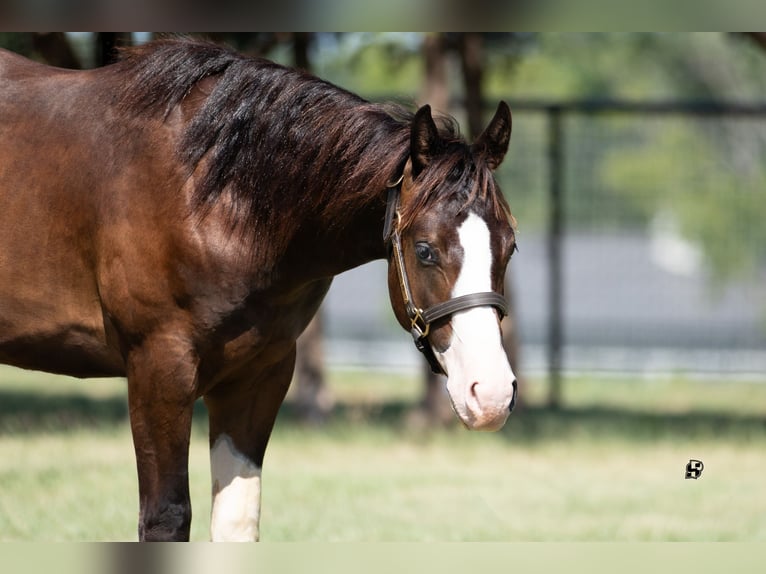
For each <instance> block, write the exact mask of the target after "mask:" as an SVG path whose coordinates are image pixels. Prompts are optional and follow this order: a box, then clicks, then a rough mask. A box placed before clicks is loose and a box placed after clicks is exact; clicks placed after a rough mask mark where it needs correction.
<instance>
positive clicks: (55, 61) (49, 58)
mask: <svg viewBox="0 0 766 574" xmlns="http://www.w3.org/2000/svg"><path fill="white" fill-rule="evenodd" d="M32 45H33V47H34V49H35V51H36V52H37V53H38V54H40V56H42V57H43V59H44V60H45V61H46V62H47V63H48V64H50V65H51V66H58V67H59V68H70V69H75V70H79V69H80V68H82V63H81V62H80V60H79V58H78V57H77V54H75V53H74V50H72V45H71V44H70V43H69V40H68V39H67V37H66V34H64V33H63V32H42V33H41V32H36V33H34V34H32Z"/></svg>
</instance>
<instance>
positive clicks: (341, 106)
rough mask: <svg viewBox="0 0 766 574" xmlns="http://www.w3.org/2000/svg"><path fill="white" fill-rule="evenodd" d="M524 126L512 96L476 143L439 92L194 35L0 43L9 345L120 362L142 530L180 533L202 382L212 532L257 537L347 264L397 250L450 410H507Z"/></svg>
mask: <svg viewBox="0 0 766 574" xmlns="http://www.w3.org/2000/svg"><path fill="white" fill-rule="evenodd" d="M510 132H511V115H510V111H509V109H508V106H507V105H506V104H505V103H501V104H500V105H499V106H498V109H497V112H496V114H495V116H494V118H493V119H492V121H491V122H490V124H489V125H488V127H487V128H486V130H485V131H484V133H483V134H482V135H481V136H480V137H479V138H477V140H476V141H475V142H474V143H473V144H471V145H468V144H467V143H466V142H464V141H463V140H462V139H461V138H460V137H459V136H458V134H457V130H456V126H455V125H454V124H453V122H452V121H451V120H448V119H446V118H437V119H436V120H435V119H434V118H433V116H432V114H431V110H430V108H429V107H428V106H424V107H422V108H420V109H419V110H418V111H417V113H415V114H412V113H409V112H407V111H406V110H404V109H402V108H399V107H395V106H389V105H382V104H374V103H370V102H368V101H365V100H363V99H362V98H360V97H358V96H356V95H354V94H352V93H349V92H347V91H344V90H343V89H341V88H338V87H336V86H333V85H331V84H329V83H327V82H324V81H322V80H320V79H317V78H315V77H313V76H311V75H308V74H305V73H303V72H299V71H295V70H292V69H289V68H285V67H282V66H279V65H277V64H274V63H272V62H269V61H266V60H260V59H252V58H246V57H244V56H242V55H239V54H237V53H235V52H232V51H229V50H227V49H224V48H221V47H219V46H216V45H213V44H208V43H202V42H196V41H191V40H164V41H158V42H155V43H151V44H148V45H144V46H141V47H138V48H133V49H130V50H127V51H126V52H125V53H124V54H123V57H122V59H121V60H120V61H119V62H117V63H116V64H113V65H111V66H108V67H105V68H100V69H97V70H92V71H69V70H62V69H56V68H51V67H47V66H44V65H41V64H37V63H33V62H31V61H29V60H26V59H23V58H21V57H19V56H16V55H13V54H11V53H9V52H4V51H0V138H1V139H2V141H3V142H4V145H2V146H0V198H1V200H2V206H3V209H2V210H0V360H1V361H3V362H5V363H8V364H13V365H17V366H20V367H24V368H29V369H38V370H43V371H49V372H54V373H62V374H68V375H74V376H78V377H90V376H126V377H127V380H128V401H129V412H130V425H131V431H132V434H133V442H134V446H135V454H136V461H137V468H138V483H139V500H140V516H139V528H138V531H139V538H140V539H141V540H187V539H188V537H189V527H190V523H191V505H190V500H189V485H188V470H187V467H188V450H189V437H190V429H191V420H192V412H193V406H194V403H195V401H196V400H197V399H198V398H199V397H203V398H204V401H205V404H206V406H207V410H208V416H209V422H210V425H209V426H210V448H211V456H210V459H211V472H212V482H213V510H212V519H211V535H212V538H213V539H214V540H256V539H258V536H259V514H260V491H261V468H262V464H263V457H264V452H265V449H266V445H267V443H268V440H269V436H270V434H271V430H272V427H273V424H274V421H275V418H276V416H277V411H278V409H279V406H280V404H281V403H282V401H283V399H284V396H285V393H286V391H287V387H288V385H289V383H290V379H291V376H292V372H293V367H294V361H295V341H296V338H297V337H298V335H299V334H300V333H301V331H302V330H303V329H304V328H305V327H306V325H307V323H308V322H309V320H310V319H311V317H312V316H313V315H314V314H315V312H316V311H317V309H318V307H319V304H320V302H321V301H322V299H323V297H324V296H325V294H326V293H327V290H328V288H329V286H330V282H331V280H332V277H333V276H335V275H337V274H338V273H340V272H342V271H344V270H347V269H350V268H352V267H355V266H357V265H360V264H362V263H365V262H367V261H371V260H374V259H381V258H388V260H389V262H390V264H389V293H390V297H391V304H392V307H393V310H394V313H395V315H396V317H397V319H398V320H399V321H400V322H401V323H402V325H403V326H404V327H405V329H407V330H408V331H410V332H411V334H412V336H413V339H414V341H415V344H416V345H417V346H418V348H419V349H421V350H422V351H423V352H424V354H425V355H426V358H427V359H428V360H429V362H430V363H431V366H432V368H433V369H434V370H436V371H438V372H444V373H445V374H446V375H447V377H448V383H447V390H448V393H449V396H450V399H451V401H452V404H453V406H454V410H455V412H456V413H457V416H458V417H459V418H460V420H461V421H462V422H463V424H465V426H467V427H468V428H472V429H487V430H495V429H498V428H500V427H501V426H502V425H503V423H504V422H505V420H506V418H507V417H508V414H509V412H510V409H511V407H512V405H513V401H514V399H515V393H516V384H515V379H514V375H513V372H512V370H511V367H510V365H509V363H508V360H507V358H506V356H505V353H504V351H503V348H502V344H501V332H500V319H501V317H502V315H503V313H504V312H505V304H504V301H503V299H502V296H501V295H502V290H503V276H504V273H505V269H506V265H507V262H508V260H509V258H510V256H511V253H512V252H513V250H514V247H515V237H514V230H513V225H512V222H513V219H512V216H511V213H510V210H509V208H508V205H507V203H506V202H505V200H504V198H503V196H502V194H501V192H500V190H499V188H498V186H497V184H496V182H495V179H494V177H493V175H492V171H493V170H494V169H495V168H497V166H498V165H499V164H500V162H501V161H502V159H503V157H504V155H505V153H506V150H507V147H508V142H509V138H510Z"/></svg>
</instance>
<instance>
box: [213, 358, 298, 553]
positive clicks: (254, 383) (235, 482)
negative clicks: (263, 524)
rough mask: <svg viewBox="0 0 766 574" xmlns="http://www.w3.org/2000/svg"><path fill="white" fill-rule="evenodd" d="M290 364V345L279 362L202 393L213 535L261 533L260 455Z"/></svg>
mask: <svg viewBox="0 0 766 574" xmlns="http://www.w3.org/2000/svg"><path fill="white" fill-rule="evenodd" d="M294 366H295V349H294V348H293V349H292V350H291V352H290V353H289V354H288V356H287V357H286V358H285V359H284V360H283V361H281V362H279V363H278V364H276V365H273V366H271V367H269V368H268V369H265V370H264V371H262V372H259V373H258V374H256V375H253V374H252V372H250V373H249V374H248V375H245V376H242V377H241V378H239V379H237V380H232V381H228V382H226V383H221V384H219V385H218V386H217V387H216V389H214V391H213V392H211V393H210V394H208V395H206V396H205V403H206V404H207V408H208V413H209V417H210V466H211V475H212V483H213V493H212V494H213V506H212V513H211V520H210V536H211V539H212V540H213V541H257V540H258V539H259V536H260V525H259V522H260V509H261V468H262V466H263V456H264V453H265V451H266V445H267V443H268V441H269V437H270V436H271V430H272V428H273V426H274V421H275V420H276V416H277V411H278V410H279V406H280V405H281V404H282V401H283V399H284V397H285V393H286V392H287V388H288V386H289V385H290V379H291V377H292V373H293V368H294Z"/></svg>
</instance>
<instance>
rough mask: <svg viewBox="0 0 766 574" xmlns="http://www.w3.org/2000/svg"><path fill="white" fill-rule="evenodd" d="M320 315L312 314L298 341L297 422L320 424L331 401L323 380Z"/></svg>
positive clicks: (332, 400) (326, 413) (323, 365)
mask: <svg viewBox="0 0 766 574" xmlns="http://www.w3.org/2000/svg"><path fill="white" fill-rule="evenodd" d="M322 326H323V320H322V312H321V311H320V312H319V313H317V314H316V316H315V317H314V318H313V319H312V320H311V323H309V325H308V327H306V330H305V331H304V332H303V334H302V335H301V336H300V337H299V338H298V350H297V355H296V361H295V379H294V388H293V397H294V398H293V402H294V404H295V410H296V414H297V416H298V419H300V420H301V421H302V422H305V423H311V424H321V423H323V422H324V421H325V420H326V419H327V417H328V416H329V414H330V411H332V408H333V405H334V399H333V397H332V393H331V392H330V390H329V388H328V387H327V382H326V380H325V364H324V336H323V327H322Z"/></svg>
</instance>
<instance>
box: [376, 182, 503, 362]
mask: <svg viewBox="0 0 766 574" xmlns="http://www.w3.org/2000/svg"><path fill="white" fill-rule="evenodd" d="M403 179H404V175H402V176H401V177H400V178H399V179H398V180H396V181H394V182H389V183H387V184H386V187H387V189H388V195H387V197H386V215H385V219H384V222H383V241H384V243H386V244H387V245H389V246H390V250H391V257H393V263H394V265H395V266H396V273H397V275H398V276H399V287H400V289H401V290H402V300H403V301H404V308H405V310H406V312H407V317H408V318H409V320H410V334H411V335H412V340H413V341H414V342H415V347H416V348H417V350H418V351H420V352H421V353H423V356H425V358H426V360H427V361H428V365H429V366H430V367H431V370H432V371H433V372H434V373H436V374H437V375H446V374H447V373H445V372H444V368H443V367H442V366H441V363H439V360H438V359H437V358H436V353H435V352H434V349H433V347H432V346H431V342H430V341H429V340H428V334H429V333H430V331H431V324H432V323H433V322H434V321H438V320H439V319H443V318H445V317H450V316H452V315H453V314H455V313H457V312H459V311H465V310H466V309H471V308H473V307H494V308H495V309H496V310H497V312H498V313H499V314H500V318H501V319H502V318H503V317H505V316H506V315H507V314H508V305H507V303H506V301H505V297H503V296H502V295H500V293H496V292H495V291H484V292H481V293H470V294H468V295H461V296H460V297H454V298H452V299H448V300H447V301H444V302H442V303H437V304H436V305H434V306H432V307H429V308H428V309H425V310H424V309H421V308H420V307H418V306H417V305H415V303H414V301H413V300H412V291H411V289H410V282H409V279H408V277H407V270H406V269H405V267H404V255H403V253H402V240H401V237H400V235H399V223H400V215H399V196H400V195H401V185H402V181H403Z"/></svg>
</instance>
